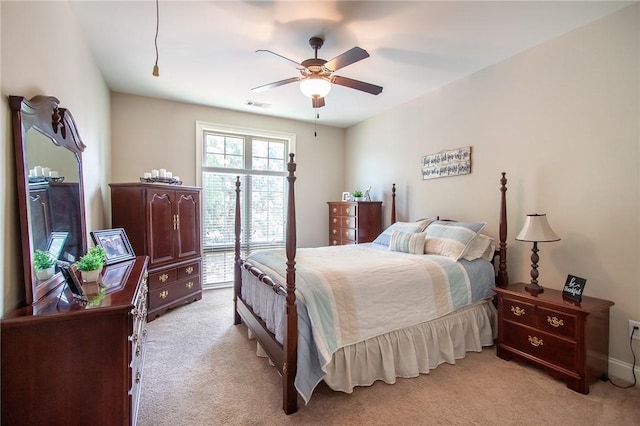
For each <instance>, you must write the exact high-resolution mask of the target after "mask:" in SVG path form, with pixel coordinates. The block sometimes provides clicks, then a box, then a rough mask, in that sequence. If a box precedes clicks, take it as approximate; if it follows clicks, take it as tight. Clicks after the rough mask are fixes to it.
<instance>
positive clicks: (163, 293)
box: [160, 290, 169, 299]
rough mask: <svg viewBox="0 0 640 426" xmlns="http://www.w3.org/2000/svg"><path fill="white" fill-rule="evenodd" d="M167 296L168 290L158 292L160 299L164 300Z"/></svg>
mask: <svg viewBox="0 0 640 426" xmlns="http://www.w3.org/2000/svg"><path fill="white" fill-rule="evenodd" d="M168 295H169V290H163V291H161V292H160V299H166V298H167V296H168Z"/></svg>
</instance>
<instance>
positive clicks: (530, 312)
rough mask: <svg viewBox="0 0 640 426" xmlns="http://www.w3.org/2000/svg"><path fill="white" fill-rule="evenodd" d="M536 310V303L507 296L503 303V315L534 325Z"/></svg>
mask: <svg viewBox="0 0 640 426" xmlns="http://www.w3.org/2000/svg"><path fill="white" fill-rule="evenodd" d="M535 311H536V307H535V306H534V305H532V304H530V303H526V302H523V301H521V300H516V299H509V298H507V297H505V298H504V302H503V304H502V315H503V318H504V319H506V320H509V321H514V322H517V323H519V324H525V325H530V326H532V327H533V326H535V324H536V315H535Z"/></svg>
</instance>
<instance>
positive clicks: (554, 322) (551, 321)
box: [547, 316, 564, 328]
mask: <svg viewBox="0 0 640 426" xmlns="http://www.w3.org/2000/svg"><path fill="white" fill-rule="evenodd" d="M547 322H548V323H549V324H551V326H552V327H556V328H558V327H560V326H563V325H564V321H563V320H561V319H558V318H556V317H553V318H552V317H550V316H547Z"/></svg>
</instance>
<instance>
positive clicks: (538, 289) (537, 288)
mask: <svg viewBox="0 0 640 426" xmlns="http://www.w3.org/2000/svg"><path fill="white" fill-rule="evenodd" d="M524 289H525V290H526V291H527V292H529V293H531V294H540V293H543V292H544V287H542V286H541V285H538V284H525V286H524Z"/></svg>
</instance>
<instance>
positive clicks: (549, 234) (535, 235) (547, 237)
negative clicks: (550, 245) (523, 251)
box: [516, 214, 560, 243]
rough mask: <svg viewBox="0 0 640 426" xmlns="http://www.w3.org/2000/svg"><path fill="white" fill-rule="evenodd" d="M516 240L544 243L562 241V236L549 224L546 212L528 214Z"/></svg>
mask: <svg viewBox="0 0 640 426" xmlns="http://www.w3.org/2000/svg"><path fill="white" fill-rule="evenodd" d="M516 240H518V241H532V242H538V243H542V242H551V241H560V238H559V237H558V236H557V235H556V233H555V232H553V229H551V226H549V222H548V221H547V215H546V214H528V215H527V219H526V221H525V222H524V226H523V227H522V231H520V233H519V234H518V236H517V237H516Z"/></svg>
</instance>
